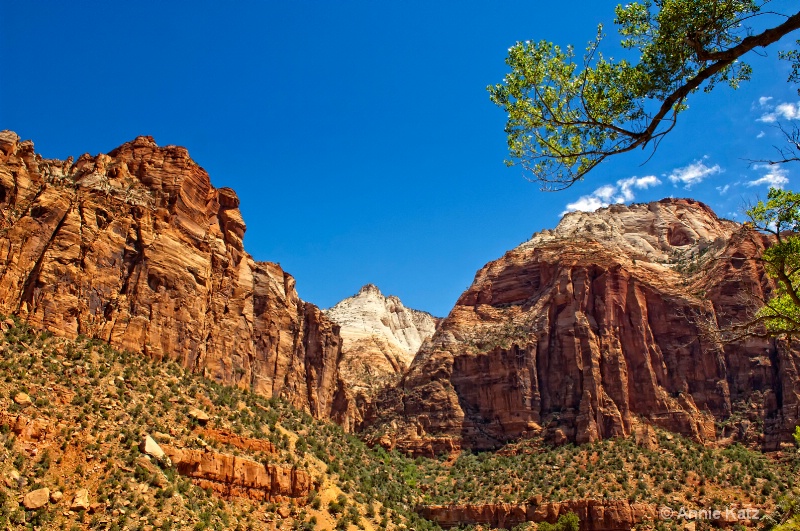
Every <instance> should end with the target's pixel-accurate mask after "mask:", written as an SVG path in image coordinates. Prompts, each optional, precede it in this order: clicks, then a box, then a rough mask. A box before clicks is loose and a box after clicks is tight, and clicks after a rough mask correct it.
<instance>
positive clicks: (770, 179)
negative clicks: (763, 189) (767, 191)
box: [745, 164, 789, 188]
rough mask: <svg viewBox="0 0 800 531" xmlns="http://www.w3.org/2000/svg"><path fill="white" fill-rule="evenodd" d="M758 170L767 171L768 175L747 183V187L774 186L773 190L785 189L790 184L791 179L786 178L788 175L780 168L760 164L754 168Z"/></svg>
mask: <svg viewBox="0 0 800 531" xmlns="http://www.w3.org/2000/svg"><path fill="white" fill-rule="evenodd" d="M753 169H756V170H767V173H765V174H764V175H762V176H761V177H759V178H758V179H755V180H752V181H747V182H746V183H745V185H747V186H772V187H773V188H783V187H784V186H785V185H786V184H788V183H789V178H788V177H787V176H786V174H787V173H788V172H787V171H786V170H785V169H784V168H781V167H780V166H770V165H769V164H760V165H756V166H753Z"/></svg>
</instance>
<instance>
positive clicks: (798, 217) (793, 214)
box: [747, 188, 800, 337]
mask: <svg viewBox="0 0 800 531" xmlns="http://www.w3.org/2000/svg"><path fill="white" fill-rule="evenodd" d="M747 215H748V217H749V218H750V221H751V223H752V224H753V227H754V228H756V229H757V230H759V231H761V232H766V233H768V234H771V235H773V236H774V237H775V243H774V244H773V245H772V246H770V247H769V248H767V249H766V250H765V251H764V254H763V255H762V257H761V260H762V262H763V264H764V269H765V271H766V273H767V275H768V276H769V277H771V278H773V279H775V280H776V281H777V282H776V283H777V289H776V292H775V293H774V294H773V296H772V297H771V298H770V299H769V300H768V301H765V303H764V306H763V307H762V308H761V309H760V310H759V311H758V314H756V322H758V323H760V324H763V325H764V326H765V327H766V329H767V332H768V333H769V335H772V336H777V337H797V336H798V335H800V193H795V192H792V191H789V190H780V189H778V188H770V190H769V194H768V196H767V200H766V201H759V202H758V204H756V205H755V206H754V207H753V208H751V209H749V210H748V211H747Z"/></svg>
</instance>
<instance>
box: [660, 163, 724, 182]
mask: <svg viewBox="0 0 800 531" xmlns="http://www.w3.org/2000/svg"><path fill="white" fill-rule="evenodd" d="M706 158H708V157H703V159H706ZM717 173H722V168H720V167H719V164H714V165H713V166H710V167H709V166H706V165H705V164H704V163H703V161H702V160H698V161H695V162H693V163H692V164H689V165H688V166H684V167H683V168H675V169H674V170H672V173H670V174H669V175H668V177H669V180H670V181H672V183H674V184H675V185H678V184H683V185H684V188H686V189H687V190H688V189H689V188H691V187H692V186H694V185H695V184H699V183H701V182H703V180H704V179H705V178H706V177H708V176H710V175H715V174H717Z"/></svg>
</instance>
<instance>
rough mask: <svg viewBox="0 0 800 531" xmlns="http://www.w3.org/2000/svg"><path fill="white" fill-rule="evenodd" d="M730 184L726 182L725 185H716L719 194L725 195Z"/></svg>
mask: <svg viewBox="0 0 800 531" xmlns="http://www.w3.org/2000/svg"><path fill="white" fill-rule="evenodd" d="M730 187H731V185H729V184H726V185H725V186H717V191H718V192H719V195H725V194H726V193H727V191H728V190H730Z"/></svg>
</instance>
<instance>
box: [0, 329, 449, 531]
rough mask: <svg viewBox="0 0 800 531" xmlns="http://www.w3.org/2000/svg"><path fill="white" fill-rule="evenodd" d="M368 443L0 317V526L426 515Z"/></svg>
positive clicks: (158, 363) (412, 523)
mask: <svg viewBox="0 0 800 531" xmlns="http://www.w3.org/2000/svg"><path fill="white" fill-rule="evenodd" d="M411 466H414V465H413V462H412V461H410V460H408V459H406V458H404V457H402V456H399V455H391V456H390V455H387V454H386V453H382V454H381V455H379V454H378V452H376V451H373V450H370V449H369V448H367V447H366V446H365V445H364V443H363V442H361V441H359V440H358V439H356V438H355V437H353V436H351V435H347V434H345V433H344V432H343V431H342V430H341V429H339V428H338V427H337V426H335V425H332V424H331V423H330V422H328V421H323V420H315V419H313V418H311V417H310V416H309V415H308V413H306V412H303V411H300V410H297V409H295V408H293V407H291V406H290V405H288V404H286V403H285V402H283V401H282V400H280V399H267V398H266V397H263V396H261V395H257V394H255V393H251V392H246V391H245V390H242V389H238V388H235V387H229V386H225V385H219V384H217V383H216V382H214V381H212V380H209V379H207V378H203V377H202V376H201V375H198V374H192V373H190V372H188V371H186V370H185V369H184V368H182V367H180V366H179V365H178V364H177V363H175V362H174V361H170V360H155V359H147V358H145V357H144V356H142V355H140V354H135V353H132V352H130V351H127V352H121V351H118V350H115V349H112V348H110V347H109V345H108V344H106V343H103V342H102V341H98V340H94V339H87V338H81V339H77V340H68V339H64V338H60V337H56V336H53V335H52V334H48V333H46V332H42V331H41V330H36V329H33V328H31V327H30V326H28V325H27V324H26V323H24V322H20V321H19V320H11V319H6V318H5V317H3V316H0V529H3V530H6V529H42V530H53V529H70V530H76V529H79V530H89V529H147V530H153V529H174V530H185V529H197V530H199V529H208V530H211V529H215V530H227V529H253V530H277V529H298V530H312V529H343V530H348V531H356V530H357V529H361V530H367V531H376V530H378V529H380V530H387V529H388V530H399V529H419V530H436V529H439V527H438V526H436V525H434V524H432V523H429V522H427V521H425V520H423V519H421V518H420V517H419V516H418V515H417V514H415V513H414V511H413V508H412V507H409V506H408V504H409V503H411V501H412V500H414V499H416V497H417V493H415V492H414V491H412V490H411V489H410V488H409V487H408V485H406V484H405V483H404V482H403V481H402V479H401V478H400V477H399V476H398V475H397V474H396V473H395V471H396V470H404V469H407V468H408V467H411Z"/></svg>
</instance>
